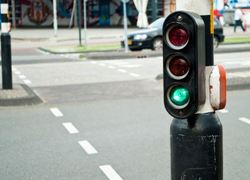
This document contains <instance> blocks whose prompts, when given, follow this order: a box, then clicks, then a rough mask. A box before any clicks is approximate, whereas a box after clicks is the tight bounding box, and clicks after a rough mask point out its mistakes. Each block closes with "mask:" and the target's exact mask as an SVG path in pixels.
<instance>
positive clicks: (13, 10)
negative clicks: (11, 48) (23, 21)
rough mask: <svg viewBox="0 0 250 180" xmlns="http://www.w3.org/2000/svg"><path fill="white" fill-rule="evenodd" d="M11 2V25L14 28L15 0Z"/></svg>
mask: <svg viewBox="0 0 250 180" xmlns="http://www.w3.org/2000/svg"><path fill="white" fill-rule="evenodd" d="M11 4H12V26H13V27H14V28H16V13H15V8H16V3H15V0H12V1H11Z"/></svg>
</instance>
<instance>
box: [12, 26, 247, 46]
mask: <svg viewBox="0 0 250 180" xmlns="http://www.w3.org/2000/svg"><path fill="white" fill-rule="evenodd" d="M136 30H139V29H137V28H129V29H128V32H133V31H136ZM81 33H82V44H84V43H85V39H84V29H82V30H81ZM224 34H225V37H246V36H248V37H250V27H249V29H248V31H247V32H242V31H241V29H240V28H238V29H237V32H236V33H234V32H233V27H231V26H227V27H224ZM123 35H124V29H123V28H89V29H87V43H88V44H105V43H119V42H120V41H121V40H122V39H123ZM11 38H12V42H13V43H12V44H13V47H14V48H19V47H20V48H21V47H24V44H23V43H24V42H25V44H26V45H25V46H26V47H27V45H28V46H29V47H43V46H48V45H49V46H77V45H79V31H78V29H76V28H73V29H71V28H59V29H58V32H57V36H55V35H54V30H53V28H42V29H13V30H12V32H11Z"/></svg>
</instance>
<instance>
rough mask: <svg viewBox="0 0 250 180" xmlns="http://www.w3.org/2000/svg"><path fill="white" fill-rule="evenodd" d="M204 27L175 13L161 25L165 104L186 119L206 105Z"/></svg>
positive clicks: (188, 14) (194, 18)
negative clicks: (200, 106) (202, 105)
mask: <svg viewBox="0 0 250 180" xmlns="http://www.w3.org/2000/svg"><path fill="white" fill-rule="evenodd" d="M205 62H206V55H205V24H204V21H203V19H202V18H201V17H200V16H199V15H198V14H195V13H192V12H184V11H176V12H174V13H172V14H170V15H169V16H168V17H167V18H166V20H165V22H164V24H163V81H164V82H163V83H164V104H165V108H166V110H167V111H168V113H169V114H170V115H172V116H173V117H175V118H180V119H184V118H188V117H190V116H192V115H193V114H195V113H196V112H197V110H198V107H199V105H201V104H203V103H204V102H205V99H206V97H205Z"/></svg>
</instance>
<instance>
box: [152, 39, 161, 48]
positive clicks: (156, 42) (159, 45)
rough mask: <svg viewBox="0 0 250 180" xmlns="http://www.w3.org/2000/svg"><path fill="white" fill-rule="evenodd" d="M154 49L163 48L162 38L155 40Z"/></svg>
mask: <svg viewBox="0 0 250 180" xmlns="http://www.w3.org/2000/svg"><path fill="white" fill-rule="evenodd" d="M152 48H153V50H161V49H162V38H161V37H157V38H155V39H154V40H153V46H152Z"/></svg>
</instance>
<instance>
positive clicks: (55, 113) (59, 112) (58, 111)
mask: <svg viewBox="0 0 250 180" xmlns="http://www.w3.org/2000/svg"><path fill="white" fill-rule="evenodd" d="M50 111H51V112H52V114H54V116H56V117H62V116H63V113H62V112H61V111H60V110H59V109H58V108H50Z"/></svg>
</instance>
